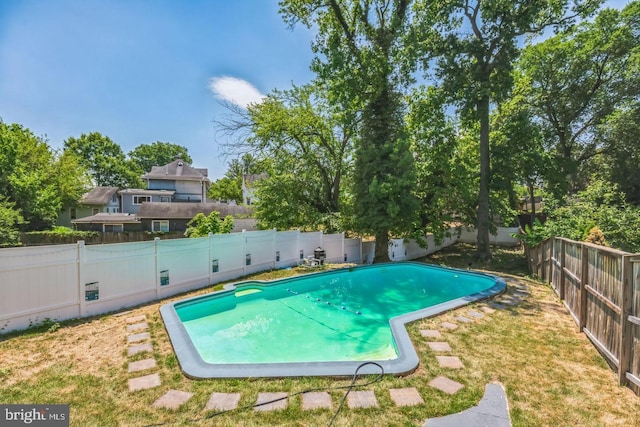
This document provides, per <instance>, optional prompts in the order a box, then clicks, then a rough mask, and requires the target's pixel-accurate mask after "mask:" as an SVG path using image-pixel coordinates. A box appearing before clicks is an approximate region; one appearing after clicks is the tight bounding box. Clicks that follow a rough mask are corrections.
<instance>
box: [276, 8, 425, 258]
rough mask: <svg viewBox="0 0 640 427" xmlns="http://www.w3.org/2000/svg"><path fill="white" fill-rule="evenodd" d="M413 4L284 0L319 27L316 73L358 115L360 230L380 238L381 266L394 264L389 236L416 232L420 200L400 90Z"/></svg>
mask: <svg viewBox="0 0 640 427" xmlns="http://www.w3.org/2000/svg"><path fill="white" fill-rule="evenodd" d="M410 3H411V1H410V0H397V1H394V2H389V1H385V0H360V1H352V2H345V1H340V0H328V1H324V0H283V1H282V2H281V3H280V6H281V13H282V15H283V16H284V19H285V21H286V22H287V23H289V24H290V25H294V24H296V23H298V22H300V23H302V24H304V25H306V26H307V27H309V28H312V27H313V28H317V29H318V35H317V36H316V38H315V42H314V44H313V47H312V48H313V50H314V52H315V53H316V58H315V59H314V61H313V63H312V69H313V70H314V71H315V72H316V74H317V76H318V80H319V81H320V82H322V84H323V85H326V86H325V87H326V88H327V90H328V92H329V97H330V98H331V99H332V102H334V103H335V104H336V105H340V106H341V107H342V108H343V109H344V110H345V111H351V112H353V111H359V116H358V117H359V124H360V127H359V132H358V138H357V141H356V144H355V154H354V171H353V205H354V206H353V208H354V215H355V220H356V221H355V225H356V227H357V230H358V231H360V232H363V233H367V234H371V235H374V236H375V238H376V257H375V261H388V259H389V257H388V241H389V235H390V233H393V234H395V235H402V234H407V233H410V232H411V231H413V227H414V225H415V222H414V219H415V213H416V210H417V201H416V200H415V198H414V197H413V196H412V189H413V186H414V182H415V174H414V167H413V156H412V154H411V152H410V151H409V138H408V135H407V132H406V129H405V126H404V115H403V112H404V109H405V103H404V99H403V97H402V91H403V90H404V88H405V87H406V85H407V84H408V82H410V80H411V78H410V77H411V76H410V74H409V71H410V70H411V67H410V66H407V62H406V61H405V59H406V55H404V48H403V41H404V36H405V34H406V31H407V28H408V25H409V23H410V21H411V14H410V8H409V6H410Z"/></svg>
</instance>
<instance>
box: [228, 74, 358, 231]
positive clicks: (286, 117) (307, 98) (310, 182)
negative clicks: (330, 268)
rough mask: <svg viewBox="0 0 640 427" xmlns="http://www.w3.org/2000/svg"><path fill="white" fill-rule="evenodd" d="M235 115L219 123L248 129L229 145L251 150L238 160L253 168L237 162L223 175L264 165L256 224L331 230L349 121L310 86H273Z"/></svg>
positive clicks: (337, 208) (349, 136) (338, 201)
mask: <svg viewBox="0 0 640 427" xmlns="http://www.w3.org/2000/svg"><path fill="white" fill-rule="evenodd" d="M241 114H242V115H239V114H238V115H236V116H235V119H234V121H233V122H230V123H226V124H221V126H227V129H228V130H229V131H231V130H235V131H237V130H247V129H249V130H250V133H249V135H247V136H246V138H245V139H243V140H241V141H236V142H235V144H234V145H233V146H232V147H229V149H233V150H240V151H244V152H250V153H252V155H253V156H255V157H250V158H247V157H246V155H245V156H244V157H243V158H242V159H243V162H245V160H246V159H249V160H250V161H251V162H250V163H251V164H256V166H254V167H255V168H256V169H251V168H244V167H243V166H242V165H241V164H240V162H238V163H237V164H236V165H237V166H236V167H235V168H230V172H229V173H228V174H229V175H230V176H229V177H231V176H236V177H238V178H239V179H241V173H242V174H244V173H246V172H244V171H245V170H248V171H254V172H255V171H256V170H260V169H262V168H265V169H266V172H267V177H266V178H265V179H263V180H262V181H260V182H259V183H258V184H257V185H258V189H257V196H258V199H259V201H258V203H257V209H256V215H257V216H258V218H259V219H260V223H261V225H262V226H263V227H266V228H272V227H275V228H281V229H289V228H292V227H303V228H307V229H317V228H318V227H320V228H323V229H325V230H332V231H335V228H334V227H335V221H334V219H335V218H336V217H337V216H338V212H340V210H341V209H342V207H343V206H342V194H343V191H344V184H343V178H344V176H345V173H346V170H347V166H348V163H347V161H348V158H349V155H350V150H351V147H352V136H353V134H354V133H355V126H356V123H355V121H354V120H350V116H349V115H348V114H347V113H345V112H343V111H340V109H338V108H335V107H333V106H331V105H330V104H329V102H328V100H327V99H326V98H324V97H323V96H322V93H321V91H320V90H319V89H318V88H317V87H316V86H313V85H308V86H304V87H296V86H294V87H293V88H291V89H289V90H285V91H274V92H273V93H271V94H269V95H268V96H267V97H266V98H265V99H264V100H263V101H262V102H261V103H260V104H255V105H251V106H249V107H248V109H247V110H246V111H245V112H241ZM256 159H269V161H268V162H265V161H256ZM232 166H233V163H232ZM234 169H236V170H234ZM238 178H236V179H238Z"/></svg>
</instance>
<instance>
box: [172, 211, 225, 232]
mask: <svg viewBox="0 0 640 427" xmlns="http://www.w3.org/2000/svg"><path fill="white" fill-rule="evenodd" d="M231 230H233V217H232V216H231V215H227V216H226V217H225V218H224V219H221V218H220V213H219V212H215V211H214V212H211V213H210V214H209V215H205V214H203V213H199V214H197V215H196V216H194V217H193V218H192V219H191V221H189V222H188V223H187V230H186V231H185V232H184V235H185V236H186V237H206V236H208V235H209V233H211V234H225V233H231Z"/></svg>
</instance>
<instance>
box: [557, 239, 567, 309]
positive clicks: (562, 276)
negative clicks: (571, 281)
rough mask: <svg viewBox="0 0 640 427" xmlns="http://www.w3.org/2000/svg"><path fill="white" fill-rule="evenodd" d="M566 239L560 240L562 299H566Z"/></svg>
mask: <svg viewBox="0 0 640 427" xmlns="http://www.w3.org/2000/svg"><path fill="white" fill-rule="evenodd" d="M565 250H566V248H565V241H564V239H561V240H560V287H559V289H558V291H559V294H560V300H562V301H564V280H565V277H566V275H565V256H564V254H565Z"/></svg>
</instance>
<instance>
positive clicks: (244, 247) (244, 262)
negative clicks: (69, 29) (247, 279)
mask: <svg viewBox="0 0 640 427" xmlns="http://www.w3.org/2000/svg"><path fill="white" fill-rule="evenodd" d="M246 233H247V230H242V254H243V255H242V256H243V259H242V275H243V276H246V275H247V234H246Z"/></svg>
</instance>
